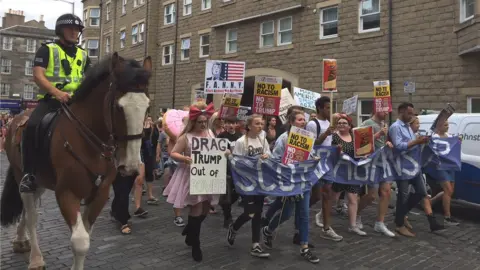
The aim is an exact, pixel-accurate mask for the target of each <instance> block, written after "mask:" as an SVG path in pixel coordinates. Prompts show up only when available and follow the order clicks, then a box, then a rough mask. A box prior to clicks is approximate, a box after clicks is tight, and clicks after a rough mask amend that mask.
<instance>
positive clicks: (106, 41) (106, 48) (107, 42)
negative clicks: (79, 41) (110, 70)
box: [105, 37, 110, 53]
mask: <svg viewBox="0 0 480 270" xmlns="http://www.w3.org/2000/svg"><path fill="white" fill-rule="evenodd" d="M105 53H110V37H106V38H105Z"/></svg>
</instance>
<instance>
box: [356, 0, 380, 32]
mask: <svg viewBox="0 0 480 270" xmlns="http://www.w3.org/2000/svg"><path fill="white" fill-rule="evenodd" d="M363 1H364V0H360V1H359V3H358V32H359V33H369V32H375V31H380V27H377V28H372V29H367V30H364V29H363V17H366V16H371V15H375V14H380V22H381V13H382V9H381V8H382V5H381V3H380V2H381V0H379V1H378V12H372V13H368V14H362V11H363V9H362V3H363ZM371 1H373V0H371Z"/></svg>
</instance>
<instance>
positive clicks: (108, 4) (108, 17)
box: [105, 3, 110, 21]
mask: <svg viewBox="0 0 480 270" xmlns="http://www.w3.org/2000/svg"><path fill="white" fill-rule="evenodd" d="M105 14H106V16H105V18H106V20H107V21H109V20H110V3H107V4H106V5H105Z"/></svg>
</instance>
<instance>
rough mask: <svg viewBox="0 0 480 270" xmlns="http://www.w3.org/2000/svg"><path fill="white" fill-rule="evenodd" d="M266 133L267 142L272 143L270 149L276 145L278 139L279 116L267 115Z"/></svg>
mask: <svg viewBox="0 0 480 270" xmlns="http://www.w3.org/2000/svg"><path fill="white" fill-rule="evenodd" d="M265 133H266V137H267V142H268V144H269V145H270V150H272V149H273V147H274V146H275V141H276V140H277V118H276V117H275V116H269V117H267V124H266V125H265Z"/></svg>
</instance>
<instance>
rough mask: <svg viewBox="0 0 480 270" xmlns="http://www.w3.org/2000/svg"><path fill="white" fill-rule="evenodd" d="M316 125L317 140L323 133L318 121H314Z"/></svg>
mask: <svg viewBox="0 0 480 270" xmlns="http://www.w3.org/2000/svg"><path fill="white" fill-rule="evenodd" d="M312 121H313V122H315V124H317V139H318V137H319V136H320V132H321V131H322V126H320V122H318V119H312Z"/></svg>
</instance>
